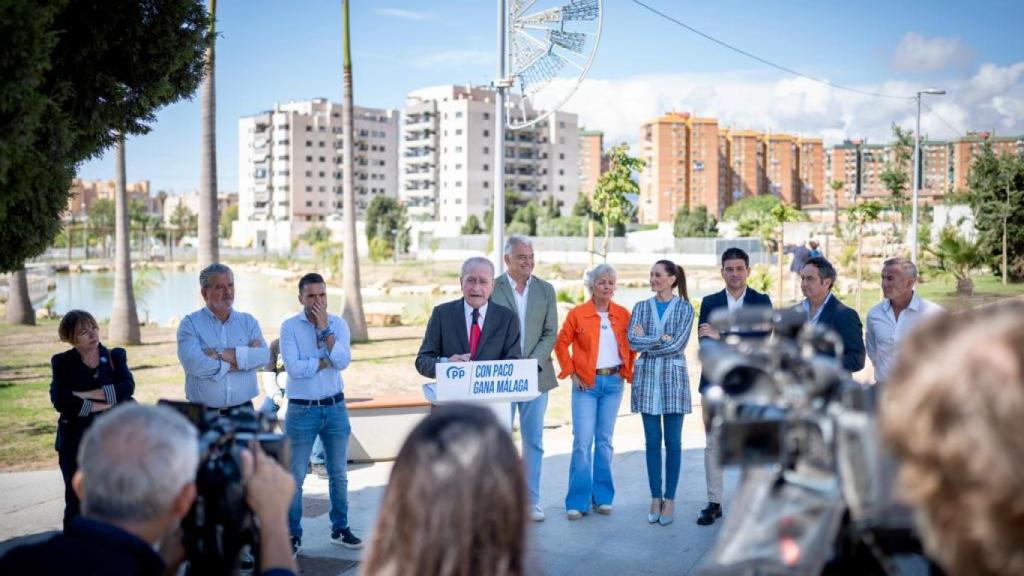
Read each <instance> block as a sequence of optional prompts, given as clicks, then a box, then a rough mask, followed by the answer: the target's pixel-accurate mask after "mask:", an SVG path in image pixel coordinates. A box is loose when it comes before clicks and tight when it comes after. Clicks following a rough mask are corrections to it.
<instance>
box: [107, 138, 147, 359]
mask: <svg viewBox="0 0 1024 576" xmlns="http://www.w3.org/2000/svg"><path fill="white" fill-rule="evenodd" d="M116 152H117V154H116V164H117V166H116V168H115V172H116V173H115V177H116V180H117V191H116V193H115V200H114V204H115V212H116V213H117V216H116V218H115V227H114V228H115V234H114V235H115V241H114V246H115V252H114V302H113V304H112V305H111V309H110V327H109V331H108V334H109V336H108V339H109V340H110V341H111V342H113V343H116V344H140V343H142V335H141V333H140V331H139V312H138V309H137V308H136V306H135V292H134V290H133V286H132V244H131V228H130V226H129V218H128V193H127V192H126V191H125V180H126V178H125V167H124V163H125V153H124V135H123V134H122V135H121V137H120V138H119V139H118V141H117V147H116Z"/></svg>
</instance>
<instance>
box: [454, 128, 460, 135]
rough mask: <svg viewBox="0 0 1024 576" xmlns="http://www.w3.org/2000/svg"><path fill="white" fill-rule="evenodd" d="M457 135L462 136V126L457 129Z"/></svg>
mask: <svg viewBox="0 0 1024 576" xmlns="http://www.w3.org/2000/svg"><path fill="white" fill-rule="evenodd" d="M455 135H456V136H462V128H459V129H457V130H455Z"/></svg>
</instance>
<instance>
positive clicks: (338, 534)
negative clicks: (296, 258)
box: [281, 273, 363, 554]
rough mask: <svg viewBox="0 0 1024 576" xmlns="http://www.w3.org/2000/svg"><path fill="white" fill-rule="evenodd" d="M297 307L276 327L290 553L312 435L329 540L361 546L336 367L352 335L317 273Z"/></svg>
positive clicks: (347, 358)
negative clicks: (291, 485) (319, 457)
mask: <svg viewBox="0 0 1024 576" xmlns="http://www.w3.org/2000/svg"><path fill="white" fill-rule="evenodd" d="M299 303H300V304H302V311H301V312H299V313H298V314H296V315H295V316H292V317H291V318H289V319H287V320H285V322H284V324H282V325H281V356H283V357H284V368H285V370H287V371H288V412H287V414H286V416H285V419H284V429H285V434H287V436H288V440H289V441H290V442H291V468H292V476H293V477H294V478H295V498H294V499H293V500H292V506H291V509H290V510H289V511H288V529H289V531H290V532H291V535H292V551H293V553H295V554H298V552H299V548H300V547H301V546H302V483H303V481H304V480H305V478H306V469H307V466H308V464H309V455H310V452H312V450H313V442H314V441H315V440H316V438H317V436H319V437H320V440H321V441H322V442H323V445H324V456H325V463H326V466H327V487H328V492H329V494H330V500H331V511H330V519H331V543H332V544H338V545H340V546H344V547H346V548H362V547H363V542H362V540H360V539H359V538H357V537H356V535H355V534H353V533H352V530H351V529H349V525H348V476H347V454H348V438H349V436H350V435H351V433H352V426H351V425H350V423H349V419H348V409H347V408H345V393H344V388H345V385H344V382H342V379H341V371H342V370H344V369H345V368H348V365H349V362H351V360H352V351H351V348H350V345H351V335H350V332H349V328H348V324H347V323H346V322H345V320H343V319H342V318H340V317H338V316H334V315H333V314H328V313H327V283H326V282H324V279H323V277H322V276H320V275H319V274H316V273H310V274H306V275H305V276H303V277H302V278H301V279H300V280H299Z"/></svg>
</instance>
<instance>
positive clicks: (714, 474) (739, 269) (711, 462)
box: [697, 248, 772, 526]
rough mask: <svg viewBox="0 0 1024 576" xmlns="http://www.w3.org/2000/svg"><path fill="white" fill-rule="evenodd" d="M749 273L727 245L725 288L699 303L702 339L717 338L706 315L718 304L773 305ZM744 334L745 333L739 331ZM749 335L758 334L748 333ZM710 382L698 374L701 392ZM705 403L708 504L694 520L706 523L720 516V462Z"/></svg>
mask: <svg viewBox="0 0 1024 576" xmlns="http://www.w3.org/2000/svg"><path fill="white" fill-rule="evenodd" d="M749 276H750V256H748V255H747V253H746V252H744V251H743V250H741V249H739V248H729V249H728V250H726V251H725V252H723V253H722V279H723V280H725V289H724V290H722V291H720V292H715V293H714V294H709V295H708V296H705V297H704V299H703V300H701V303H700V317H699V319H698V321H697V336H698V337H699V339H700V342H701V343H704V342H706V341H707V340H708V339H712V340H719V339H721V338H722V336H723V334H720V333H719V332H718V330H716V329H715V328H714V327H713V326H711V324H709V323H708V319H709V318H711V313H712V312H714V311H715V310H718V309H720V308H728V310H729V311H730V312H732V311H733V310H736V309H738V308H740V307H751V306H765V307H767V308H771V307H772V299H771V298H769V297H768V295H767V294H762V293H760V292H758V291H757V290H754V289H752V288H749V287H748V286H747V278H748V277H749ZM741 336H745V334H741ZM751 336H760V335H759V334H758V335H753V334H752V335H751ZM709 385H710V383H709V382H708V381H707V379H706V378H704V375H703V374H701V376H700V392H701V394H702V395H703V394H704V391H705V390H706V389H707V387H708V386H709ZM707 406H708V404H707V403H706V402H703V401H702V402H701V412H702V413H703V415H704V429H705V430H706V431H707V432H708V433H707V445H706V447H705V448H704V475H705V477H706V479H707V486H708V505H707V507H705V508H704V509H703V510H701V512H700V517H699V518H697V524H700V525H701V526H707V525H709V524H713V523H714V522H715V518H719V517H721V516H722V465H721V463H720V462H719V447H718V439H717V438H716V437H715V435H714V434H711V432H710V429H711V411H710V410H707V409H706V408H707Z"/></svg>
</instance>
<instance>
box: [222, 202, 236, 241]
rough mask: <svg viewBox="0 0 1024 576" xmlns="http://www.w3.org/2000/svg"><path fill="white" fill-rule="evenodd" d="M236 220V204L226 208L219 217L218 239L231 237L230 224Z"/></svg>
mask: <svg viewBox="0 0 1024 576" xmlns="http://www.w3.org/2000/svg"><path fill="white" fill-rule="evenodd" d="M235 220H238V204H232V205H231V206H228V207H227V208H226V209H225V210H224V212H221V215H220V237H221V238H227V237H228V236H231V223H232V222H234V221H235Z"/></svg>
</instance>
